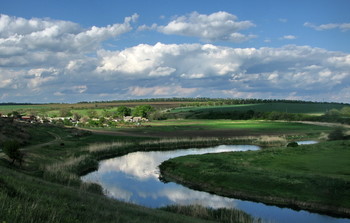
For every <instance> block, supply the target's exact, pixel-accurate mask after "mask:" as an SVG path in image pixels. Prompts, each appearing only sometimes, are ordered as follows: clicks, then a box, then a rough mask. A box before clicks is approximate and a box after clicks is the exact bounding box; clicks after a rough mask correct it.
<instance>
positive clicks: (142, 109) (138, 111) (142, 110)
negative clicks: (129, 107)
mask: <svg viewBox="0 0 350 223" xmlns="http://www.w3.org/2000/svg"><path fill="white" fill-rule="evenodd" d="M153 111H155V108H154V107H152V106H150V105H139V106H136V107H135V108H134V110H133V112H132V115H133V116H141V117H143V118H148V115H149V114H150V113H151V112H153Z"/></svg>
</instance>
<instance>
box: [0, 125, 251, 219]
mask: <svg viewBox="0 0 350 223" xmlns="http://www.w3.org/2000/svg"><path fill="white" fill-rule="evenodd" d="M7 125H9V126H8V127H9V128H10V127H13V128H15V129H18V130H20V131H25V132H26V133H27V134H28V135H30V136H31V137H29V138H28V140H29V141H28V142H27V144H26V145H28V146H25V147H21V151H22V153H24V154H25V158H24V161H25V162H24V164H23V166H19V164H18V163H16V165H10V162H9V160H8V159H7V157H6V156H5V154H3V153H2V152H1V151H0V222H6V223H9V222H16V223H21V222H45V223H46V222H144V223H147V222H206V221H204V220H201V219H200V218H204V219H211V220H217V218H213V217H210V216H208V215H205V216H199V215H198V213H197V209H198V208H196V207H194V208H193V210H192V211H193V214H191V213H190V212H191V211H188V210H191V208H187V209H186V210H187V212H186V213H184V214H190V215H192V216H197V218H192V217H185V216H183V215H181V214H179V215H176V214H172V213H169V212H168V211H169V210H167V211H162V210H154V209H149V208H144V207H140V206H137V205H132V204H127V203H124V202H119V201H115V200H112V199H108V198H106V197H105V196H104V195H103V194H102V192H101V188H100V187H99V186H97V185H94V184H86V183H82V182H81V181H80V180H79V177H78V174H80V173H82V172H85V171H87V170H91V168H92V169H93V168H96V167H97V165H98V163H97V159H103V158H105V157H110V156H117V155H122V154H126V153H128V152H131V151H137V150H140V149H142V150H156V149H169V148H171V146H174V143H173V142H166V141H162V142H158V141H155V142H150V143H147V141H145V140H148V138H141V137H140V138H138V137H125V136H123V137H122V136H112V135H101V134H100V135H94V134H88V133H87V132H85V131H82V130H77V129H72V128H60V127H55V126H45V125H27V124H23V125H22V124H21V123H14V122H9V123H7ZM14 126H16V127H14ZM40 136H42V137H40ZM153 141H154V140H153ZM92 143H93V144H92ZM196 143H199V144H198V145H202V143H204V144H206V143H207V142H202V141H198V142H193V140H187V141H186V142H184V143H181V144H180V145H179V146H184V147H186V146H187V147H188V146H190V147H193V145H194V144H196ZM208 143H211V142H210V140H209V141H208ZM214 143H216V144H217V143H218V141H217V140H216V141H215V142H214ZM175 148H177V147H175ZM200 210H201V213H203V211H204V209H200ZM170 211H174V210H170ZM175 212H176V213H180V212H178V211H176V210H175ZM208 213H209V212H208ZM222 213H225V215H228V217H229V218H228V219H231V218H232V217H231V215H233V214H234V215H235V216H236V217H238V218H239V219H243V220H242V221H238V222H253V221H254V219H253V218H252V217H250V216H249V215H247V214H244V213H241V212H239V211H231V210H229V211H223V212H222ZM214 214H215V213H214ZM229 222H230V221H229Z"/></svg>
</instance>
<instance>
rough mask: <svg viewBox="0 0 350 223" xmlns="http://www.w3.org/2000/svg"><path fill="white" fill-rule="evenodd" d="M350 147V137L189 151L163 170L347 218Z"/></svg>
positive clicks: (204, 186) (212, 187)
mask: <svg viewBox="0 0 350 223" xmlns="http://www.w3.org/2000/svg"><path fill="white" fill-rule="evenodd" d="M349 148H350V141H333V142H324V143H320V144H316V145H308V146H299V147H296V148H273V149H264V150H261V151H254V152H253V151H252V152H236V153H222V154H206V155H200V156H186V157H179V158H175V159H172V160H169V161H166V162H165V163H163V164H162V166H161V170H162V173H163V175H164V176H165V177H168V179H173V180H176V181H179V182H182V183H185V184H187V185H189V186H191V187H194V188H197V189H198V188H199V189H201V190H206V191H209V192H214V193H218V194H222V195H226V196H233V197H240V198H244V199H247V198H248V199H253V200H258V201H263V202H265V203H271V204H276V205H284V206H292V207H296V208H304V209H308V210H312V211H318V212H326V213H331V214H338V215H344V216H348V217H349V216H350V199H348V198H349V197H350V186H349V185H350V159H349V157H350V149H349ZM256 185H259V187H257V186H256Z"/></svg>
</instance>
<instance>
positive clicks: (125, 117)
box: [123, 116, 133, 122]
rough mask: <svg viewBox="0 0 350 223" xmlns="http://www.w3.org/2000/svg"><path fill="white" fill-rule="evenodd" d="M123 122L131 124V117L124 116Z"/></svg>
mask: <svg viewBox="0 0 350 223" xmlns="http://www.w3.org/2000/svg"><path fill="white" fill-rule="evenodd" d="M123 120H124V122H133V117H132V116H124V118H123Z"/></svg>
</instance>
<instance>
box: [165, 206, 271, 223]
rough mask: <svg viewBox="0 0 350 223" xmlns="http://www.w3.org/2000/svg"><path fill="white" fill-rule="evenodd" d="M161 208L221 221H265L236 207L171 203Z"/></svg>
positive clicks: (248, 222)
mask: <svg viewBox="0 0 350 223" xmlns="http://www.w3.org/2000/svg"><path fill="white" fill-rule="evenodd" d="M161 210H165V211H169V212H173V213H176V214H182V215H187V216H191V217H195V218H201V219H205V220H211V221H216V222H221V223H263V222H265V221H263V220H262V219H260V218H259V219H257V218H254V217H252V216H251V215H249V214H247V213H245V212H243V211H240V210H236V209H227V208H219V209H212V208H206V207H203V206H201V205H186V206H181V205H171V206H166V207H163V208H161Z"/></svg>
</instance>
